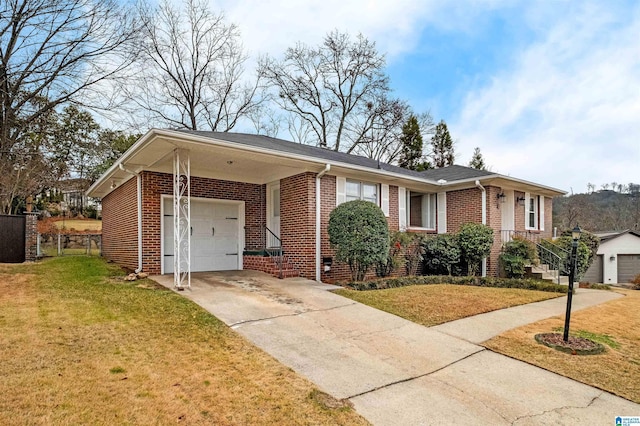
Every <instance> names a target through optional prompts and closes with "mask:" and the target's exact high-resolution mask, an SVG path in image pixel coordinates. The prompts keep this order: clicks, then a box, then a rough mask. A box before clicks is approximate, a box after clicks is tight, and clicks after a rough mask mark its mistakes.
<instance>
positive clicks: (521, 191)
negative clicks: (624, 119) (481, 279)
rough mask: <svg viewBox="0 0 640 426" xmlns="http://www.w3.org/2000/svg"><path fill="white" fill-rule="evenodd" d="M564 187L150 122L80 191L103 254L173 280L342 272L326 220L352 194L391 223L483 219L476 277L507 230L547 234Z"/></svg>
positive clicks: (330, 278)
mask: <svg viewBox="0 0 640 426" xmlns="http://www.w3.org/2000/svg"><path fill="white" fill-rule="evenodd" d="M563 194H564V192H563V191H561V190H558V189H555V188H550V187H547V186H544V185H539V184H536V183H533V182H527V181H525V180H521V179H517V178H513V177H510V176H504V175H500V174H498V173H493V172H490V171H482V170H476V169H471V168H467V167H462V166H449V167H445V168H440V169H435V170H427V171H425V172H416V171H412V170H406V169H403V168H400V167H397V166H393V165H389V164H384V163H380V162H378V161H376V160H372V159H369V158H364V157H359V156H354V155H349V154H344V153H340V152H335V151H331V150H327V149H323V148H317V147H313V146H308V145H303V144H298V143H293V142H288V141H284V140H280V139H274V138H271V137H267V136H259V135H249V134H239V133H222V132H204V131H178V130H157V129H153V130H150V131H149V132H148V133H147V134H145V135H144V136H143V137H142V138H140V139H139V140H138V141H137V142H136V143H135V144H134V145H133V146H132V147H131V148H130V149H129V150H128V151H127V152H126V153H125V154H123V155H122V157H121V158H119V159H118V160H117V161H116V162H115V164H114V165H113V166H112V167H111V168H110V169H109V170H108V171H107V172H106V173H105V174H104V175H103V176H101V177H100V178H99V179H98V180H97V181H96V182H95V183H94V184H93V185H92V186H91V188H89V190H88V195H89V196H91V197H98V198H101V199H102V211H103V212H102V216H103V231H102V232H103V234H102V239H103V246H102V253H103V256H104V257H106V258H107V259H110V260H112V261H114V262H115V263H117V264H119V265H121V266H123V267H125V268H129V269H132V270H137V271H144V272H147V273H149V274H167V273H174V276H175V277H176V285H178V286H181V285H182V284H181V283H182V282H183V281H184V279H185V277H186V279H187V280H188V279H190V273H191V272H197V271H217V270H240V269H254V270H260V271H264V272H267V273H271V274H274V275H276V274H281V276H283V277H288V276H302V277H306V278H310V279H314V280H318V281H323V282H337V281H343V280H347V279H349V278H350V274H349V270H348V267H347V266H346V265H341V264H339V263H338V262H336V261H335V260H334V259H333V252H332V250H331V248H330V246H329V238H328V234H327V224H328V220H329V213H330V212H331V211H332V210H333V209H334V208H335V207H336V206H337V205H339V204H340V203H343V202H345V201H349V200H354V199H363V200H368V201H371V202H373V203H376V204H377V205H379V206H380V207H381V209H382V211H383V212H384V214H385V216H386V217H387V221H388V224H389V229H390V230H391V231H397V230H402V231H410V232H421V233H432V234H436V233H455V232H457V231H458V229H459V228H460V226H461V225H462V224H464V223H467V222H477V223H485V224H487V225H489V226H491V227H492V228H493V230H494V245H493V248H492V250H491V255H490V256H489V257H488V258H487V259H486V261H485V262H484V264H483V273H484V274H487V275H496V274H497V273H498V255H499V252H500V249H501V247H502V244H503V242H505V241H508V240H509V239H510V238H511V237H512V236H513V235H514V233H528V234H531V235H534V236H535V237H550V236H551V231H552V230H551V208H552V202H553V197H556V196H559V195H563ZM279 249H281V250H283V252H284V253H285V256H284V257H283V258H280V257H279V256H277V254H279V251H278V250H279ZM280 261H281V262H282V263H281V265H282V269H280V268H279V267H278V266H279V265H280V263H278V262H280Z"/></svg>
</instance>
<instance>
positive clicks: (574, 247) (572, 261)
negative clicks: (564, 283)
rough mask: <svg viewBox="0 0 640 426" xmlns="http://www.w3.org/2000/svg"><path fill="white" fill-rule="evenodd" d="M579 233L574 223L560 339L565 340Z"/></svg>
mask: <svg viewBox="0 0 640 426" xmlns="http://www.w3.org/2000/svg"><path fill="white" fill-rule="evenodd" d="M580 234H582V230H581V229H580V227H579V226H578V224H576V226H575V228H573V229H572V230H571V238H572V239H573V241H572V243H571V257H570V259H569V268H571V269H570V270H569V291H568V293H567V313H566V314H565V317H564V335H563V336H562V340H564V341H565V342H566V341H568V340H569V322H570V321H571V299H572V297H573V280H574V279H575V273H576V254H577V252H578V241H579V240H580Z"/></svg>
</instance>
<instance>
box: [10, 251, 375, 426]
mask: <svg viewBox="0 0 640 426" xmlns="http://www.w3.org/2000/svg"><path fill="white" fill-rule="evenodd" d="M123 276H124V273H123V272H122V271H121V270H120V269H119V268H117V267H115V266H114V265H110V264H107V263H106V262H105V261H104V260H102V259H100V258H95V257H85V256H78V257H58V258H52V259H47V260H45V261H42V262H38V263H34V264H24V265H2V264H0V377H2V380H0V393H1V394H2V395H3V397H2V398H0V424H95V425H101V424H104V425H111V424H174V423H176V422H183V423H184V424H365V423H366V422H365V421H364V420H363V419H362V418H361V417H359V416H358V415H357V414H356V413H355V412H354V411H353V410H352V409H350V408H348V407H347V408H346V409H345V408H344V407H340V408H330V407H327V405H326V404H323V403H319V402H318V401H317V400H316V399H314V398H312V397H311V395H315V393H316V392H317V390H316V389H315V388H314V387H313V385H312V384H310V383H309V382H308V381H306V380H304V379H302V378H301V377H299V376H297V375H296V374H295V373H293V372H292V370H290V369H289V368H286V367H284V366H283V365H281V364H279V363H278V362H277V361H276V360H274V359H273V358H271V357H270V356H268V355H267V354H265V353H264V352H262V351H261V350H259V349H257V348H256V347H255V346H253V345H251V344H250V343H248V342H247V341H246V340H244V339H243V338H241V337H240V336H238V335H237V334H236V333H235V332H233V331H232V330H231V329H229V328H228V327H227V326H226V325H225V324H224V323H222V322H221V321H219V320H218V319H217V318H215V317H214V316H212V315H211V314H209V313H208V312H206V311H205V310H204V309H202V308H200V307H199V306H197V305H195V304H194V303H192V302H190V301H189V300H187V299H186V298H184V297H182V296H180V295H178V294H176V293H174V292H172V291H170V290H167V289H165V288H163V287H161V286H158V285H157V284H155V283H154V282H153V281H151V280H140V281H135V282H125V281H123V280H122V277H123ZM327 403H328V402H327Z"/></svg>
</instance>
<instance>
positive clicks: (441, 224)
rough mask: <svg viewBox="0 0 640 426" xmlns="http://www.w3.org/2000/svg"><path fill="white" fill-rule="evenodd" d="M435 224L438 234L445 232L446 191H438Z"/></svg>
mask: <svg viewBox="0 0 640 426" xmlns="http://www.w3.org/2000/svg"><path fill="white" fill-rule="evenodd" d="M436 209H437V211H436V225H437V228H438V234H446V233H447V193H446V192H438V195H437V200H436Z"/></svg>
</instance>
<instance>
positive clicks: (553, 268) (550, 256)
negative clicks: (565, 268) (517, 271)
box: [535, 243, 563, 284]
mask: <svg viewBox="0 0 640 426" xmlns="http://www.w3.org/2000/svg"><path fill="white" fill-rule="evenodd" d="M535 245H536V249H537V250H538V259H539V260H540V263H541V264H544V265H547V266H548V267H549V270H547V272H548V273H549V274H550V275H552V276H553V277H554V278H555V280H556V282H557V283H558V284H560V268H561V266H562V262H563V260H562V258H561V257H560V256H558V255H557V254H555V253H554V252H552V251H551V250H549V249H547V248H545V247H544V246H542V244H538V243H535Z"/></svg>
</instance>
